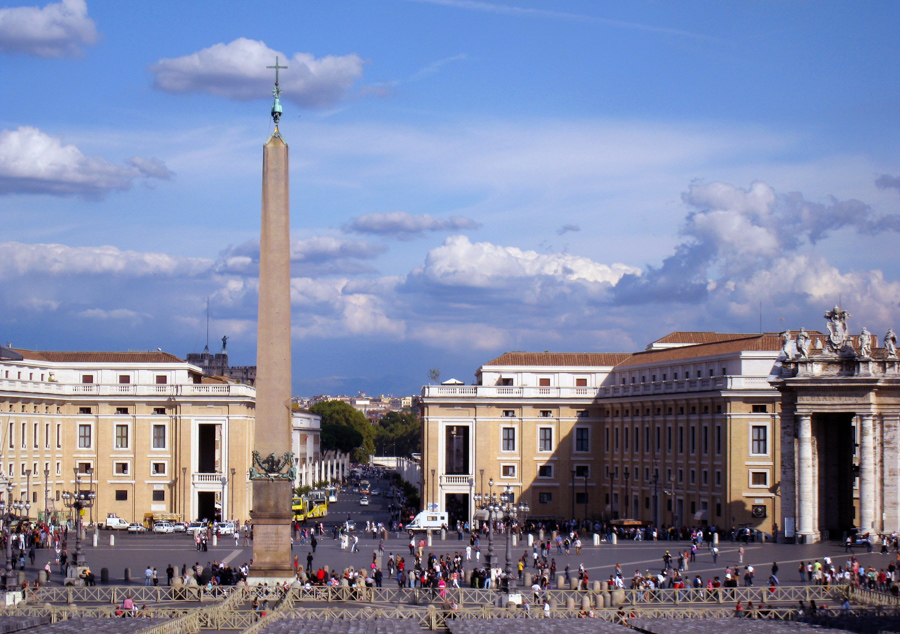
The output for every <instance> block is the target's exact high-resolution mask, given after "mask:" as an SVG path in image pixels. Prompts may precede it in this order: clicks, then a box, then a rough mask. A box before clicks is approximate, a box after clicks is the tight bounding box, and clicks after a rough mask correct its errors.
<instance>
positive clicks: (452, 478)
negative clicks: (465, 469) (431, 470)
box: [441, 475, 472, 486]
mask: <svg viewBox="0 0 900 634" xmlns="http://www.w3.org/2000/svg"><path fill="white" fill-rule="evenodd" d="M471 483H472V476H471V475H442V476H441V484H464V485H466V486H468V485H469V484H471Z"/></svg>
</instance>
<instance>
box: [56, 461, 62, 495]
mask: <svg viewBox="0 0 900 634" xmlns="http://www.w3.org/2000/svg"><path fill="white" fill-rule="evenodd" d="M56 475H62V463H61V462H57V463H56ZM57 493H59V491H57Z"/></svg>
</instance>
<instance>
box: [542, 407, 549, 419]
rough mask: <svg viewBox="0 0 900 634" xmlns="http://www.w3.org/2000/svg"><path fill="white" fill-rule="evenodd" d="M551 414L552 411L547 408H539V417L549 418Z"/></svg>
mask: <svg viewBox="0 0 900 634" xmlns="http://www.w3.org/2000/svg"><path fill="white" fill-rule="evenodd" d="M551 415H552V412H551V411H550V410H549V409H542V410H541V418H550V416H551Z"/></svg>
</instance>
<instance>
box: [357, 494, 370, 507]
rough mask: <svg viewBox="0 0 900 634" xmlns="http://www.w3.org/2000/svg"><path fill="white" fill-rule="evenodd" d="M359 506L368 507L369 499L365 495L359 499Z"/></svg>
mask: <svg viewBox="0 0 900 634" xmlns="http://www.w3.org/2000/svg"><path fill="white" fill-rule="evenodd" d="M359 505H360V506H369V498H368V497H367V496H365V495H364V496H362V497H361V498H359Z"/></svg>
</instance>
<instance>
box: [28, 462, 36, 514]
mask: <svg viewBox="0 0 900 634" xmlns="http://www.w3.org/2000/svg"><path fill="white" fill-rule="evenodd" d="M35 475H37V474H35ZM25 478H26V480H25V501H26V502H27V503H28V509H30V508H31V469H25ZM28 509H26V510H25V519H26V520H27V519H28Z"/></svg>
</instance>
